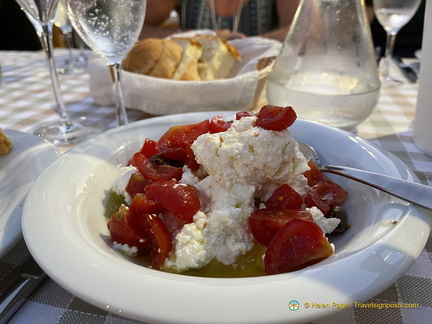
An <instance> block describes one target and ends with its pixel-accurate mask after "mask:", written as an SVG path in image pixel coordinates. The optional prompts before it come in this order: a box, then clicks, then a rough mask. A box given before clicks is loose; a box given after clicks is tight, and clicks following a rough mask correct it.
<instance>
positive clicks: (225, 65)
mask: <svg viewBox="0 0 432 324" xmlns="http://www.w3.org/2000/svg"><path fill="white" fill-rule="evenodd" d="M194 38H195V39H196V40H197V41H198V42H200V43H201V44H202V46H203V53H202V56H201V59H200V62H199V67H198V71H199V74H200V76H201V80H203V81H212V80H217V79H224V78H226V77H228V76H229V73H230V71H231V68H232V67H233V65H234V64H235V63H236V62H240V61H241V56H240V54H239V52H238V51H237V49H236V48H235V47H234V46H232V45H230V44H229V43H228V42H227V41H226V40H224V39H222V38H219V37H215V36H208V35H197V36H195V37H194Z"/></svg>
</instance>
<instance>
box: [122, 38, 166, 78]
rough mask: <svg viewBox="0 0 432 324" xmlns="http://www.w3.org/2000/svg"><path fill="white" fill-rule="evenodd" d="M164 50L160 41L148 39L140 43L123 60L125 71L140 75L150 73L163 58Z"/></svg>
mask: <svg viewBox="0 0 432 324" xmlns="http://www.w3.org/2000/svg"><path fill="white" fill-rule="evenodd" d="M163 49H164V45H163V42H162V41H161V40H160V39H156V38H148V39H146V40H142V41H138V42H136V43H135V44H134V46H133V47H132V48H131V50H130V51H129V52H128V53H127V55H126V57H125V58H124V59H123V62H122V67H123V69H124V70H126V71H129V72H134V73H139V74H147V73H150V71H151V70H153V69H154V67H155V66H156V64H157V63H158V62H159V61H160V59H161V57H162V52H163Z"/></svg>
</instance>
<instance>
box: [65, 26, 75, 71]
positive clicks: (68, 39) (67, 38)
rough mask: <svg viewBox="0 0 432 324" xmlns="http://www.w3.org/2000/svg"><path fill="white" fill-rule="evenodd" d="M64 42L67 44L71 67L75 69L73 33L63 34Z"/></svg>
mask: <svg viewBox="0 0 432 324" xmlns="http://www.w3.org/2000/svg"><path fill="white" fill-rule="evenodd" d="M63 35H64V40H65V42H66V47H67V49H68V52H69V64H68V65H69V67H71V68H73V65H74V56H73V52H72V49H73V42H72V31H67V32H66V31H65V32H63Z"/></svg>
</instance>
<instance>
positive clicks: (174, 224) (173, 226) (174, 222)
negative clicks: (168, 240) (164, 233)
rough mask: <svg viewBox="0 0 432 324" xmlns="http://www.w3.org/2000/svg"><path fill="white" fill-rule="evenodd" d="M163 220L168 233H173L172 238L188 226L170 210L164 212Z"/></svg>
mask: <svg viewBox="0 0 432 324" xmlns="http://www.w3.org/2000/svg"><path fill="white" fill-rule="evenodd" d="M162 219H163V220H164V222H165V225H166V227H167V229H168V231H169V232H170V233H171V235H172V237H175V236H176V235H177V233H178V232H179V231H180V230H181V229H182V228H183V226H184V225H185V224H186V223H185V222H184V221H183V220H182V219H180V218H178V217H175V216H174V215H173V214H172V213H171V212H169V211H168V210H165V211H163V213H162Z"/></svg>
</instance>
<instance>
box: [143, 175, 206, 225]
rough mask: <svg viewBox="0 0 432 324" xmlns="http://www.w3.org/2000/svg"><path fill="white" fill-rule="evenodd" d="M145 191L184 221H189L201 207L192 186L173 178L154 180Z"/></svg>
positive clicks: (150, 197)
mask: <svg viewBox="0 0 432 324" xmlns="http://www.w3.org/2000/svg"><path fill="white" fill-rule="evenodd" d="M145 193H146V195H147V197H148V198H149V199H152V200H154V201H157V202H158V203H160V204H161V206H162V207H164V208H165V209H167V210H168V211H169V212H171V213H172V214H173V215H174V216H175V217H177V218H179V219H181V220H183V221H184V222H185V223H191V222H192V219H193V216H194V215H195V214H196V213H197V212H198V211H199V209H200V207H201V204H200V201H199V198H198V196H197V194H196V193H195V189H194V188H193V187H191V186H188V185H185V184H181V183H178V182H177V181H173V180H172V181H158V182H154V183H152V184H150V185H148V186H147V187H146V188H145Z"/></svg>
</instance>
